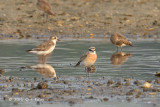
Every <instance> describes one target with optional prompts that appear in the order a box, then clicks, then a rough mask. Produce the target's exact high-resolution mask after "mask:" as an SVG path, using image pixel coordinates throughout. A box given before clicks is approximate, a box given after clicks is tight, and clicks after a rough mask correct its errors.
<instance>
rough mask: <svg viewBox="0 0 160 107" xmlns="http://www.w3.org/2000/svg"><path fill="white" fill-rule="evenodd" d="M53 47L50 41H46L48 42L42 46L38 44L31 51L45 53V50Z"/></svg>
mask: <svg viewBox="0 0 160 107" xmlns="http://www.w3.org/2000/svg"><path fill="white" fill-rule="evenodd" d="M53 45H54V43H53V42H52V41H50V40H48V41H45V42H43V43H42V44H40V45H39V46H37V47H36V48H33V49H32V50H36V51H45V50H48V49H49V48H50V47H51V46H53Z"/></svg>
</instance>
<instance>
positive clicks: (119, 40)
mask: <svg viewBox="0 0 160 107" xmlns="http://www.w3.org/2000/svg"><path fill="white" fill-rule="evenodd" d="M110 40H111V42H112V44H113V45H115V46H116V47H117V51H118V47H120V48H121V51H122V47H123V46H126V45H128V46H133V45H132V42H131V41H129V40H128V39H127V38H126V37H124V36H123V35H121V34H120V33H114V34H113V35H111V38H110Z"/></svg>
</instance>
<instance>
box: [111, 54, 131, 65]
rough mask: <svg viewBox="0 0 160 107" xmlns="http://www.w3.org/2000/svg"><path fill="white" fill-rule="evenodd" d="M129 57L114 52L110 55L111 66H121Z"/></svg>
mask: <svg viewBox="0 0 160 107" xmlns="http://www.w3.org/2000/svg"><path fill="white" fill-rule="evenodd" d="M130 56H131V54H130V53H125V52H115V53H113V54H112V56H111V58H110V60H111V63H112V64H113V65H116V66H117V65H121V64H123V63H124V62H125V61H126V60H127V59H128V58H129V57H130Z"/></svg>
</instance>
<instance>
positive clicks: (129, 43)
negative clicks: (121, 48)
mask: <svg viewBox="0 0 160 107" xmlns="http://www.w3.org/2000/svg"><path fill="white" fill-rule="evenodd" d="M117 37H118V40H119V41H118V42H119V43H124V44H126V45H130V46H132V42H131V41H129V40H128V39H127V38H126V37H124V36H123V35H121V34H119V33H117Z"/></svg>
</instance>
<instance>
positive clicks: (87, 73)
mask: <svg viewBox="0 0 160 107" xmlns="http://www.w3.org/2000/svg"><path fill="white" fill-rule="evenodd" d="M95 71H96V67H95V66H94V65H92V66H90V67H87V70H86V76H88V77H89V76H90V73H95Z"/></svg>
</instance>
